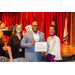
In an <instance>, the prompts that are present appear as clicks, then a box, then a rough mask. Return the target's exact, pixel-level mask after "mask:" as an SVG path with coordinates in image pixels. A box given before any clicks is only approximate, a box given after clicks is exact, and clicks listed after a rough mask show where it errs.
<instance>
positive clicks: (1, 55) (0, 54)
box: [0, 31, 6, 62]
mask: <svg viewBox="0 0 75 75" xmlns="http://www.w3.org/2000/svg"><path fill="white" fill-rule="evenodd" d="M2 37H3V32H2V31H0V62H4V61H5V51H4V50H6V48H5V44H4V42H3V41H2Z"/></svg>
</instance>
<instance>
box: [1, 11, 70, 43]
mask: <svg viewBox="0 0 75 75" xmlns="http://www.w3.org/2000/svg"><path fill="white" fill-rule="evenodd" d="M21 13H22V26H23V30H24V29H25V26H26V20H27V24H28V25H29V24H32V22H33V21H34V16H35V20H36V21H38V22H39V30H40V31H42V32H44V34H45V39H46V40H47V37H48V36H49V26H50V25H51V24H52V19H53V12H2V21H3V23H6V25H7V26H9V22H10V24H12V19H13V24H16V23H17V20H18V22H19V23H20V22H21ZM67 13H68V34H69V35H68V36H69V38H68V42H70V12H67ZM65 15H66V12H54V19H55V25H56V29H57V36H58V37H59V38H60V41H63V32H64V26H65Z"/></svg>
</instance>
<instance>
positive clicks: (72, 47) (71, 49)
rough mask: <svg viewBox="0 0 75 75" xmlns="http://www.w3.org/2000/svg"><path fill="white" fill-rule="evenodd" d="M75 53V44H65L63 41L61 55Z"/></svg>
mask: <svg viewBox="0 0 75 75" xmlns="http://www.w3.org/2000/svg"><path fill="white" fill-rule="evenodd" d="M74 54H75V44H70V43H68V44H64V43H61V55H62V56H63V55H65V56H71V55H74Z"/></svg>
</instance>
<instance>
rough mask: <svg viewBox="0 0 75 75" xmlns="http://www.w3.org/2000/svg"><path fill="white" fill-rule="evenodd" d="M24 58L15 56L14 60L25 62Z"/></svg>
mask: <svg viewBox="0 0 75 75" xmlns="http://www.w3.org/2000/svg"><path fill="white" fill-rule="evenodd" d="M23 60H24V58H23V57H20V58H15V59H14V62H23Z"/></svg>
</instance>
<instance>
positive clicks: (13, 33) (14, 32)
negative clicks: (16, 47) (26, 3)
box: [12, 23, 22, 35]
mask: <svg viewBox="0 0 75 75" xmlns="http://www.w3.org/2000/svg"><path fill="white" fill-rule="evenodd" d="M19 25H20V24H19V23H18V24H16V25H15V27H14V29H13V31H12V35H15V34H16V27H17V26H19ZM21 27H22V26H21ZM20 34H21V35H22V30H21V32H20Z"/></svg>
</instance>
